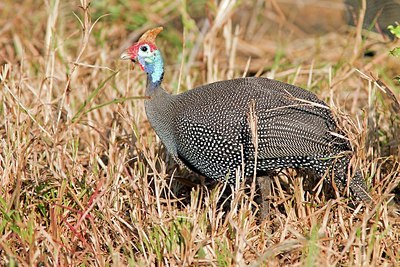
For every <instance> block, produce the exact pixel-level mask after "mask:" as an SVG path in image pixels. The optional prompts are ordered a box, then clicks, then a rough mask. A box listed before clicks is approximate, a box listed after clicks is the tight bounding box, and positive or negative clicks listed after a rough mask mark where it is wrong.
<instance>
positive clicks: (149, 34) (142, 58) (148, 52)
mask: <svg viewBox="0 0 400 267" xmlns="http://www.w3.org/2000/svg"><path fill="white" fill-rule="evenodd" d="M162 30H163V28H162V27H157V28H154V29H151V30H148V31H146V32H145V33H144V34H143V35H142V37H140V39H139V41H137V42H136V43H134V44H133V45H132V46H130V47H129V48H128V49H126V50H125V51H124V52H123V53H122V54H121V59H123V60H131V61H132V62H133V63H136V62H137V63H139V66H140V68H141V69H142V70H144V71H145V72H146V73H148V74H152V73H153V72H154V71H156V68H157V67H159V66H157V65H161V67H163V66H162V58H161V55H160V51H159V50H158V49H157V47H156V44H155V40H156V37H157V35H158V34H159V33H160V32H161V31H162Z"/></svg>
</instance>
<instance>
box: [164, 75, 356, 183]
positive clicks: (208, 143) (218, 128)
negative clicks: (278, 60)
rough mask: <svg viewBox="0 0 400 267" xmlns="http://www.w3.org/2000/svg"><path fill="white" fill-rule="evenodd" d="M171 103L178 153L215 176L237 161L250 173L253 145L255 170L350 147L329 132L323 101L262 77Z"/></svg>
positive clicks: (219, 84)
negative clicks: (255, 160) (255, 161)
mask: <svg viewBox="0 0 400 267" xmlns="http://www.w3.org/2000/svg"><path fill="white" fill-rule="evenodd" d="M173 107H174V108H173V110H174V113H173V116H172V118H171V119H172V120H173V128H174V129H173V131H174V138H175V140H174V143H175V144H176V151H177V154H178V157H179V158H180V159H181V160H182V161H184V162H185V163H186V164H187V165H189V167H190V168H192V169H194V170H195V171H197V172H200V173H202V174H203V175H206V176H208V177H211V178H214V179H217V178H222V177H224V176H225V175H226V174H227V172H228V171H230V172H231V173H233V171H234V170H235V169H236V168H237V167H238V166H241V165H242V163H245V165H246V166H248V167H247V168H246V174H247V175H250V174H251V172H252V170H253V164H254V159H255V154H256V152H255V150H256V147H257V155H258V156H257V161H258V165H257V166H258V169H259V170H269V169H275V168H278V167H284V166H287V167H297V166H295V165H294V164H292V165H291V164H290V161H292V162H295V161H298V159H297V158H300V160H303V159H302V158H307V157H310V156H312V157H326V156H329V155H333V154H337V153H339V152H341V151H346V150H350V147H349V144H348V142H347V141H346V140H345V139H343V138H340V137H338V136H340V135H337V134H336V135H335V134H332V132H334V133H338V129H337V125H336V123H335V121H334V119H333V117H332V115H331V111H330V110H329V108H328V107H327V106H326V105H325V103H324V102H322V101H321V100H319V99H318V98H317V97H316V96H315V95H314V94H313V93H311V92H309V91H306V90H304V89H302V88H299V87H296V86H292V85H289V84H285V83H282V82H278V81H275V80H270V79H267V78H241V79H234V80H228V81H222V82H216V83H212V84H209V85H206V86H202V87H198V88H195V89H192V90H190V91H188V92H186V93H183V94H180V95H177V96H175V99H174V101H173ZM254 126H256V127H254ZM255 129H257V130H256V131H255ZM160 137H161V139H162V136H160ZM255 138H256V139H255ZM255 140H257V143H255ZM289 158H292V159H289ZM295 158H296V160H294V159H295ZM274 161H275V162H274ZM278 161H280V162H281V163H279V162H278Z"/></svg>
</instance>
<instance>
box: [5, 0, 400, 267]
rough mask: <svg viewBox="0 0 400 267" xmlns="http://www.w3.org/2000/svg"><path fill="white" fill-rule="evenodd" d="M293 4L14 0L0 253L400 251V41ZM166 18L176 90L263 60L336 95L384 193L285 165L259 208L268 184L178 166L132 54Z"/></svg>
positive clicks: (329, 261)
mask: <svg viewBox="0 0 400 267" xmlns="http://www.w3.org/2000/svg"><path fill="white" fill-rule="evenodd" d="M295 2H296V1H284V0H262V1H260V0H254V1H235V0H221V1H216V0H200V1H185V0H176V1H175V0H172V1H168V0H159V1H155V0H154V1H133V0H131V1H128V0H110V1H106V0H93V1H90V0H80V1H79V0H70V1H59V0H43V1H41V0H25V1H14V0H4V1H1V2H0V66H1V69H0V89H1V90H0V104H1V105H0V136H1V139H0V142H1V143H0V183H1V186H0V265H2V266H189V265H191V266H193V265H194V266H198V265H200V266H244V265H250V266H289V265H290V266H399V265H400V217H399V216H400V209H399V204H400V196H399V195H400V188H399V186H398V184H399V182H400V162H399V160H400V124H399V122H400V115H399V114H400V105H399V104H398V102H397V100H396V98H397V99H399V98H400V87H399V83H398V80H396V79H395V77H396V76H397V75H399V74H400V58H396V57H394V56H392V55H391V54H390V52H389V51H391V50H392V49H393V48H394V47H398V46H400V44H399V41H398V40H394V41H391V40H389V38H387V37H385V36H383V35H382V34H379V33H376V32H372V31H366V30H363V29H362V28H361V26H360V25H362V12H361V19H360V20H359V23H358V25H356V26H355V27H351V26H347V25H346V23H345V20H344V19H343V16H342V13H343V6H342V5H341V3H340V1H333V3H332V1H327V0H321V1H312V0H309V1H302V2H304V3H308V4H309V6H306V8H304V6H297V5H295V4H294V3H295ZM291 3H292V4H291ZM318 18H320V19H318ZM159 25H162V26H163V27H164V29H165V30H164V31H163V32H162V33H161V35H160V36H159V37H158V47H159V48H160V49H161V51H162V53H163V55H164V59H165V62H166V73H165V80H164V87H165V88H166V89H167V90H168V91H169V92H173V93H178V92H182V91H185V90H189V89H190V88H193V87H195V86H198V85H201V84H205V83H209V82H213V81H216V80H224V79H229V78H233V77H241V76H265V77H270V78H274V79H277V80H281V81H284V82H288V83H291V84H295V85H298V86H301V87H303V88H306V89H308V90H311V91H313V92H315V93H316V94H317V95H318V96H319V97H320V98H321V99H323V100H325V101H326V102H327V103H328V104H329V105H330V106H331V107H332V110H333V112H334V114H335V116H336V117H337V119H338V121H339V122H340V125H341V127H342V128H343V130H344V131H345V132H346V133H347V134H348V136H349V138H350V140H351V144H352V146H353V148H354V151H355V156H354V158H353V164H354V166H358V167H359V168H360V169H361V170H362V173H363V174H364V177H365V179H366V181H367V184H368V187H369V188H370V191H371V195H372V197H373V199H374V204H372V205H370V206H368V207H366V206H365V205H364V204H362V205H359V206H358V207H355V208H354V207H351V206H349V205H348V204H349V200H348V199H346V198H344V197H340V196H339V195H336V197H331V196H329V193H327V192H326V190H322V186H321V185H320V183H319V184H317V185H316V186H315V185H310V183H308V181H309V179H308V178H309V177H308V176H307V175H306V174H302V173H297V174H296V173H295V172H294V171H287V172H284V173H280V174H279V175H277V176H276V177H274V180H273V186H274V187H273V192H272V196H271V208H270V214H269V216H268V217H267V218H266V219H265V220H260V219H259V216H258V213H257V211H258V205H257V203H256V202H255V200H254V195H256V192H254V190H253V189H251V188H250V189H249V188H246V185H237V187H236V188H235V189H234V190H233V192H234V193H233V194H232V195H227V194H225V193H223V187H224V185H215V186H213V187H210V186H209V187H207V186H205V185H208V184H209V183H208V181H204V179H203V178H202V177H198V176H196V175H194V174H190V173H187V172H186V171H184V170H180V169H179V168H178V166H177V165H175V164H174V162H173V160H172V159H171V158H169V157H168V155H167V154H166V152H165V151H164V149H163V147H162V145H161V144H160V141H159V140H158V138H157V137H156V135H155V133H154V131H153V130H152V129H151V127H150V125H149V123H148V122H147V119H146V116H145V113H144V107H143V95H144V89H145V86H146V85H145V83H146V78H145V74H144V73H142V71H140V69H139V67H138V66H136V67H135V68H132V64H131V63H127V62H125V61H121V60H119V56H120V54H121V52H122V51H123V49H124V48H126V47H128V46H129V44H131V43H132V42H134V41H135V40H137V38H138V37H139V36H140V34H141V33H143V31H144V30H146V29H149V28H151V27H155V26H159ZM296 176H297V177H296ZM252 190H253V191H252ZM249 191H250V192H249Z"/></svg>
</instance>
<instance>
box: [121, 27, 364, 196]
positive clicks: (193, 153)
mask: <svg viewBox="0 0 400 267" xmlns="http://www.w3.org/2000/svg"><path fill="white" fill-rule="evenodd" d="M161 31H162V27H158V28H155V29H152V30H149V31H147V32H146V33H144V35H143V36H142V37H141V38H140V39H139V41H138V42H137V43H135V44H133V45H132V46H131V47H129V48H128V49H127V50H126V51H125V52H124V53H123V54H122V55H121V59H128V60H131V61H133V62H138V63H139V65H140V67H141V69H142V70H144V71H145V72H146V73H147V89H146V95H147V96H148V97H149V99H148V100H145V109H146V114H147V117H148V119H149V121H150V124H151V125H152V127H153V128H154V130H155V131H156V133H157V135H158V136H159V137H160V139H161V141H162V142H163V143H164V145H165V147H166V149H167V150H168V152H169V153H171V154H172V156H173V157H174V159H175V160H176V161H177V162H179V163H182V164H184V165H185V166H187V167H188V168H189V169H191V170H193V171H195V172H198V173H200V174H202V175H204V176H207V177H209V178H212V179H224V178H225V177H228V181H229V182H231V183H234V182H235V181H236V179H235V173H236V171H237V170H238V169H240V168H241V167H242V166H244V176H245V177H252V176H253V174H254V171H256V175H263V174H265V172H267V171H270V170H274V169H278V168H304V169H311V170H312V171H314V173H315V174H316V175H318V176H320V177H322V176H323V175H325V174H326V173H327V171H331V172H330V173H333V174H334V181H335V184H336V185H337V186H338V188H339V189H343V188H345V186H346V185H347V182H348V178H347V177H348V168H349V162H350V157H351V147H350V144H349V142H348V141H347V139H346V138H345V137H344V136H343V135H342V134H341V133H340V131H339V129H338V127H337V124H336V122H335V120H334V119H333V117H332V114H331V111H330V109H329V108H328V106H327V105H326V104H325V103H324V102H323V101H321V100H319V99H318V98H317V97H316V96H315V95H314V94H313V93H311V92H309V91H307V90H304V89H302V88H299V87H296V86H293V85H290V84H286V83H283V82H279V81H275V80H271V79H267V78H257V77H253V78H240V79H234V80H228V81H221V82H215V83H212V84H208V85H204V86H201V87H198V88H195V89H192V90H190V91H187V92H185V93H182V94H178V95H171V94H168V93H167V92H166V91H165V90H164V89H163V88H162V87H161V82H162V79H163V74H164V65H163V59H162V57H161V54H160V51H159V50H158V49H157V47H156V45H155V39H156V36H157V35H158V34H159V33H160V32H161ZM327 177H329V178H328V179H327V180H329V181H330V177H332V176H331V175H327ZM349 188H350V191H351V193H352V194H353V195H354V196H355V197H356V199H357V200H369V199H370V197H369V195H368V193H367V189H366V185H365V182H364V180H363V178H362V176H361V174H360V172H357V173H356V175H355V176H354V177H353V178H352V179H351V180H350V183H349Z"/></svg>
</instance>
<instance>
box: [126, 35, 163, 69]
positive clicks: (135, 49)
mask: <svg viewBox="0 0 400 267" xmlns="http://www.w3.org/2000/svg"><path fill="white" fill-rule="evenodd" d="M144 44H147V45H148V46H149V47H150V51H151V52H153V51H154V50H157V47H156V46H155V44H153V43H148V42H137V43H135V44H133V45H132V46H131V47H129V48H128V54H129V55H130V57H131V59H132V60H135V59H136V58H137V56H138V53H139V48H140V47H141V46H142V45H144ZM139 66H140V68H141V69H142V70H144V67H143V66H142V64H140V62H139Z"/></svg>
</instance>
